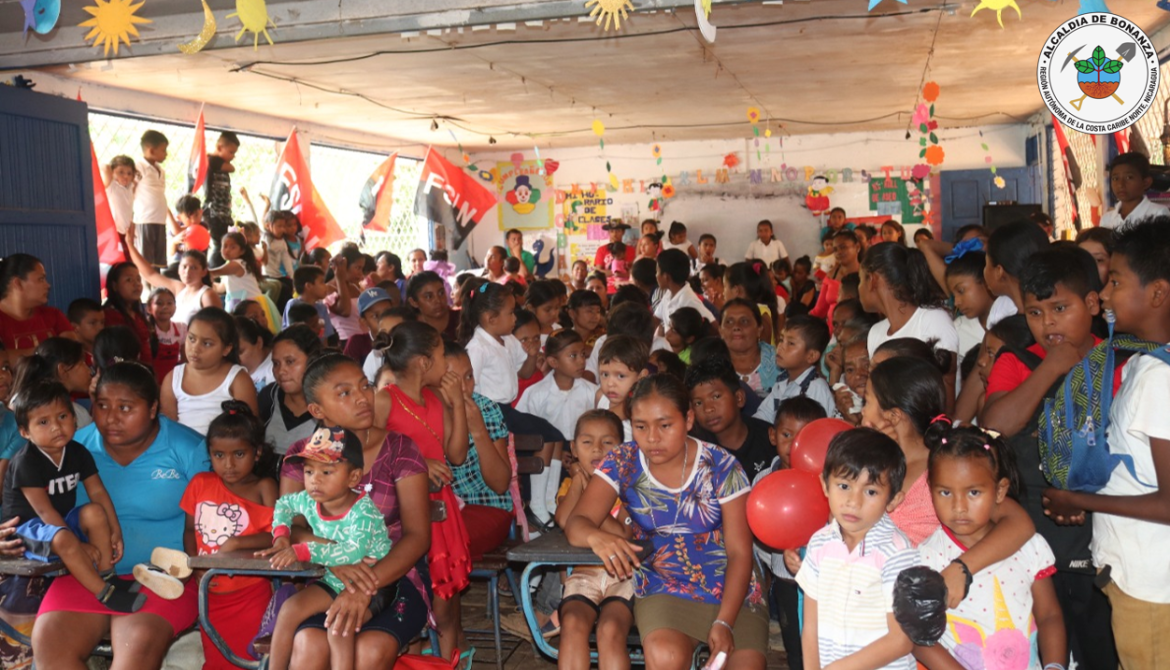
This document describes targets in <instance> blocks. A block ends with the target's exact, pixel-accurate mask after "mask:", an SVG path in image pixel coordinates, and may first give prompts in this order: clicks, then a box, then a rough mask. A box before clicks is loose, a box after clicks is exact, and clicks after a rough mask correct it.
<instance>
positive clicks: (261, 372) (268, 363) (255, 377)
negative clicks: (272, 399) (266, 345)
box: [250, 354, 276, 391]
mask: <svg viewBox="0 0 1170 670" xmlns="http://www.w3.org/2000/svg"><path fill="white" fill-rule="evenodd" d="M250 374H251V376H252V383H253V384H255V385H256V390H257V391H259V390H260V389H262V388H264V387H265V386H268V385H269V384H271V383H272V382H274V381H276V377H275V375H273V374H272V354H268V358H265V359H264V361H263V362H262V363H260V365H257V366H256V369H255V370H253V371H252V372H251V373H250Z"/></svg>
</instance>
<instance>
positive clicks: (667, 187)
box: [662, 184, 674, 198]
mask: <svg viewBox="0 0 1170 670" xmlns="http://www.w3.org/2000/svg"><path fill="white" fill-rule="evenodd" d="M662 197H664V198H673V197H674V184H664V185H663V186H662Z"/></svg>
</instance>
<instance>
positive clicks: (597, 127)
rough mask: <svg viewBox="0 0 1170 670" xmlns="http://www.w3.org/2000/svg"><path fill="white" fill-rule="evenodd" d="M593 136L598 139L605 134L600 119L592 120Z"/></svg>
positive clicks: (603, 125)
mask: <svg viewBox="0 0 1170 670" xmlns="http://www.w3.org/2000/svg"><path fill="white" fill-rule="evenodd" d="M593 134H594V135H596V136H598V137H601V136H602V135H604V134H605V124H604V123H602V122H601V119H594V120H593Z"/></svg>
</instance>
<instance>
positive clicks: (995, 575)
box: [918, 527, 1056, 670]
mask: <svg viewBox="0 0 1170 670" xmlns="http://www.w3.org/2000/svg"><path fill="white" fill-rule="evenodd" d="M966 550H967V548H966V547H964V546H962V545H961V544H959V542H958V541H957V540H956V539H954V537H953V536H951V535H950V533H949V531H948V530H947V529H946V528H943V527H939V529H938V530H936V531H934V533H933V534H932V535H931V536H930V537H928V538H926V540H924V541H923V542H922V544H920V545H918V554H919V556H920V557H921V559H922V564H923V565H925V566H926V567H928V568H932V569H934V570H939V571H941V570H942V569H944V568H946V567H947V566H948V565H950V563H951V561H953V560H954V559H956V558H958V557H959V556H960V555H962V554H963V552H964V551H966ZM1055 563H1056V559H1055V558H1054V557H1053V555H1052V549H1050V548H1049V547H1048V543H1047V542H1045V541H1044V538H1042V537H1040V535H1039V534H1036V535H1033V536H1032V538H1031V539H1030V540H1028V541H1027V542H1025V543H1024V546H1023V547H1021V548H1020V550H1019V551H1017V552H1016V553H1014V554H1012V555H1011V556H1010V557H1008V558H1006V559H1004V560H1002V561H1000V562H998V563H995V564H994V565H991V566H989V567H987V568H984V569H982V570H980V571H979V572H977V573H975V579H974V580H973V581H972V582H971V589H970V591H969V593H968V594H967V597H966V598H964V599H963V602H961V603H959V606H958V607H956V608H955V609H952V610H947V628H946V632H945V633H943V636H942V639H941V640H939V643H940V644H942V646H943V648H944V649H946V650H947V651H950V652H952V653H953V652H954V650H955V649H956V648H957V647H958V646H960V645H963V646H964V647H966V648H967V649H971V647H974V648H975V649H972V651H976V652H977V653H978V651H982V650H983V648H984V646H985V645H986V643H987V638H989V637H991V636H992V635H995V636H996V637H997V642H996V644H1003V643H1005V642H1009V641H1010V637H1014V638H1015V639H1016V642H1015V644H1017V645H1020V646H1023V645H1029V646H1031V647H1032V654H1031V661H1030V662H1029V664H1028V665H1027V668H1028V670H1041V667H1042V663H1041V661H1040V657H1039V652H1038V649H1037V647H1036V643H1035V642H1034V638H1033V637H1032V629H1033V626H1034V621H1033V617H1032V585H1033V584H1034V583H1035V582H1036V581H1038V580H1040V579H1047V578H1048V577H1050V576H1052V574H1054V573H1055V572H1056V565H1055ZM1005 636H1007V637H1009V639H1008V640H1005V639H1004V638H1005ZM1001 648H1002V647H1001ZM989 667H991V666H989ZM1016 667H1020V668H1023V667H1024V666H1022V665H1018V666H1016Z"/></svg>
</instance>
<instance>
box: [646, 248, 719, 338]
mask: <svg viewBox="0 0 1170 670" xmlns="http://www.w3.org/2000/svg"><path fill="white" fill-rule="evenodd" d="M690 275H691V262H690V259H688V258H687V255H686V254H684V253H683V252H681V251H679V250H678V249H668V250H666V251H663V252H662V253H661V254H659V255H658V276H657V279H658V288H659V289H661V297H660V298H659V300H658V305H657V306H656V307H655V308H654V316H656V317H658V318H659V320H661V321H662V323H669V322H670V315H671V314H674V313H675V311H677V310H679V309H681V308H683V307H693V308H694V309H696V310H698V312H699V314H700V315H701V316H702V317H703V320H704V321H708V322H713V321H715V315H713V314H711V312H710V310H708V309H707V307H706V306H705V305H704V304H703V301H702V300H699V296H697V295H695V291H694V289H692V288H691V286H690V284H688V283H687V278H689V277H690Z"/></svg>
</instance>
